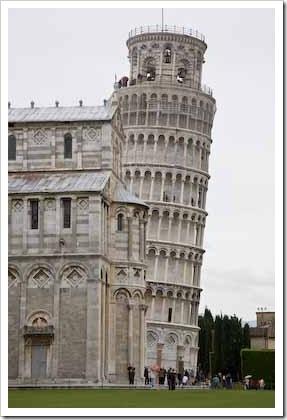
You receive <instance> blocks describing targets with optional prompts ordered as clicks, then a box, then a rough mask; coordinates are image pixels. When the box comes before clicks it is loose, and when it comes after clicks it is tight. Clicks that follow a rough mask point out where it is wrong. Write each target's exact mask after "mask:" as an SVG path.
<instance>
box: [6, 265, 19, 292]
mask: <svg viewBox="0 0 287 420" xmlns="http://www.w3.org/2000/svg"><path fill="white" fill-rule="evenodd" d="M17 284H18V279H17V276H16V275H15V274H14V273H13V272H12V270H9V269H8V288H10V287H16V286H17Z"/></svg>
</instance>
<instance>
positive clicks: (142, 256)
mask: <svg viewBox="0 0 287 420" xmlns="http://www.w3.org/2000/svg"><path fill="white" fill-rule="evenodd" d="M144 224H145V220H143V219H140V220H139V254H140V260H141V261H143V260H144V259H145V244H144V228H145V226H144Z"/></svg>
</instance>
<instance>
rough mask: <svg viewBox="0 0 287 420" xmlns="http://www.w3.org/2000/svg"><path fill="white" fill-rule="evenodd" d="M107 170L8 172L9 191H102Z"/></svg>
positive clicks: (106, 177) (107, 175)
mask: <svg viewBox="0 0 287 420" xmlns="http://www.w3.org/2000/svg"><path fill="white" fill-rule="evenodd" d="M109 176H110V175H109V173H108V172H86V173H83V172H80V173H79V172H75V173H63V172H60V173H47V172H46V173H40V172H39V173H37V172H33V173H24V174H23V173H21V174H9V177H8V190H9V193H14V194H15V193H22V194H23V193H25V194H26V193H27V194H29V193H62V192H76V191H77V192H85V191H95V192H96V191H102V190H103V188H104V187H105V185H106V182H107V181H108V179H109Z"/></svg>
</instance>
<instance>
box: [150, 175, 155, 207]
mask: <svg viewBox="0 0 287 420" xmlns="http://www.w3.org/2000/svg"><path fill="white" fill-rule="evenodd" d="M153 187H154V175H152V176H151V186H150V192H149V200H150V201H152V199H153Z"/></svg>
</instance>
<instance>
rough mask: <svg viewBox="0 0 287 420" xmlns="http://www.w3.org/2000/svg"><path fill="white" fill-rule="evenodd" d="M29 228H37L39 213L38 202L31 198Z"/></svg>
mask: <svg viewBox="0 0 287 420" xmlns="http://www.w3.org/2000/svg"><path fill="white" fill-rule="evenodd" d="M30 206H31V229H38V224H39V220H38V214H39V202H38V200H31V201H30Z"/></svg>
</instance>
